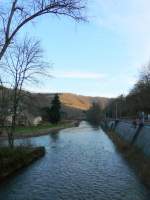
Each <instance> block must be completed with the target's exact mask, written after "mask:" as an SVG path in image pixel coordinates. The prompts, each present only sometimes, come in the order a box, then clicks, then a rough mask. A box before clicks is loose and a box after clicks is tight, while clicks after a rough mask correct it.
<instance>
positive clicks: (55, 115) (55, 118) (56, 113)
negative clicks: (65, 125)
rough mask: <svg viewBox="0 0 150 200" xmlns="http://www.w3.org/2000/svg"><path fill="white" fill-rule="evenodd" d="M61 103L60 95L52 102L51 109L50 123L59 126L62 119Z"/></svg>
mask: <svg viewBox="0 0 150 200" xmlns="http://www.w3.org/2000/svg"><path fill="white" fill-rule="evenodd" d="M60 109H61V102H60V100H59V96H58V94H56V95H55V97H54V99H53V100H52V106H51V108H50V122H51V123H53V124H57V123H58V122H59V121H60V119H61V113H60Z"/></svg>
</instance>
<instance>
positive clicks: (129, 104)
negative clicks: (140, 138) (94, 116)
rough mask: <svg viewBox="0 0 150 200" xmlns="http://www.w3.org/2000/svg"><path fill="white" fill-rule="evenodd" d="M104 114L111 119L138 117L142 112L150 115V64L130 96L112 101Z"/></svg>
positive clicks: (144, 69) (121, 96) (142, 72)
mask: <svg viewBox="0 0 150 200" xmlns="http://www.w3.org/2000/svg"><path fill="white" fill-rule="evenodd" d="M104 112H105V114H106V116H107V117H111V118H116V117H118V118H130V117H131V118H132V117H137V116H138V114H139V113H140V112H144V113H145V114H146V115H148V114H150V63H148V65H147V66H145V67H143V69H142V71H141V73H140V75H139V79H138V81H137V82H136V84H135V85H134V86H133V88H132V89H131V91H130V92H129V94H128V95H126V96H124V95H120V96H118V97H117V98H115V99H112V100H111V101H110V103H109V105H108V106H107V107H106V108H105V111H104ZM116 115H117V116H116Z"/></svg>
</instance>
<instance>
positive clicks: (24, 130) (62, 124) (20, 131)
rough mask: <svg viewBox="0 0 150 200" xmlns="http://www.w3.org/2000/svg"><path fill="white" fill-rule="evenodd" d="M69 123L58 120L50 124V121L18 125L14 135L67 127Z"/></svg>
mask: <svg viewBox="0 0 150 200" xmlns="http://www.w3.org/2000/svg"><path fill="white" fill-rule="evenodd" d="M70 126H71V124H70V123H69V122H60V123H58V124H50V123H44V124H40V125H37V126H27V127H25V126H20V127H16V130H15V134H16V135H25V134H28V133H35V132H39V131H40V132H42V131H44V130H48V129H51V128H68V127H70Z"/></svg>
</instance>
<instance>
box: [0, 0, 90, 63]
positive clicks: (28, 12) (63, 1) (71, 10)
mask: <svg viewBox="0 0 150 200" xmlns="http://www.w3.org/2000/svg"><path fill="white" fill-rule="evenodd" d="M83 1H84V0H27V1H23V0H12V1H9V6H8V9H7V12H2V11H0V17H1V19H2V21H1V23H0V25H1V26H2V27H1V28H0V29H1V31H2V32H3V33H4V34H3V36H2V39H1V40H2V41H1V44H0V45H1V49H0V60H1V58H2V57H3V55H4V53H5V51H6V49H7V48H8V46H9V45H10V43H11V41H12V40H13V38H14V36H15V35H16V34H17V32H18V31H19V30H20V29H21V28H22V27H23V26H24V25H25V24H27V23H28V22H30V21H32V20H34V19H35V18H37V17H39V16H42V15H46V14H54V15H57V16H59V15H66V16H69V17H71V18H73V19H74V20H76V21H84V20H86V19H85V17H84V16H83V15H82V11H83V10H84V8H85V4H84V3H83Z"/></svg>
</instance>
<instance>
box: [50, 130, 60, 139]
mask: <svg viewBox="0 0 150 200" xmlns="http://www.w3.org/2000/svg"><path fill="white" fill-rule="evenodd" d="M49 136H50V138H51V139H52V141H53V142H57V140H59V131H53V132H51V133H50V134H49Z"/></svg>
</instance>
